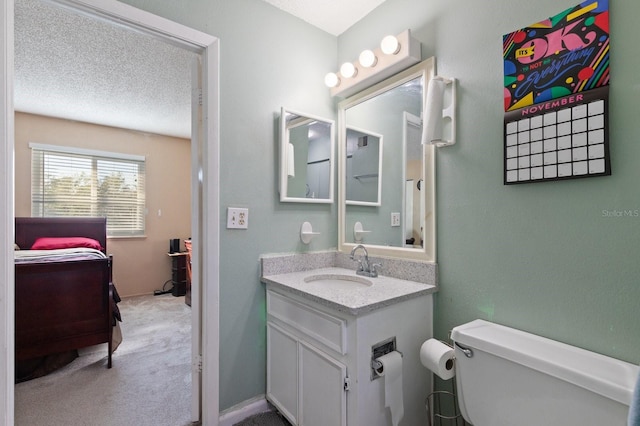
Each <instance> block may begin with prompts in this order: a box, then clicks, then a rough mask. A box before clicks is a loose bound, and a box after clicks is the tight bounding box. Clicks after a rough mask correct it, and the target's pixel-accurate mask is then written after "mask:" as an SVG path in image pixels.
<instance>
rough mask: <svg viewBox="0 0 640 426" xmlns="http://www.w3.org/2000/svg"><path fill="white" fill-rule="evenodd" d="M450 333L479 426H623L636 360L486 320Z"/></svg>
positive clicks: (469, 412)
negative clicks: (632, 360) (614, 356)
mask: <svg viewBox="0 0 640 426" xmlns="http://www.w3.org/2000/svg"><path fill="white" fill-rule="evenodd" d="M451 338H452V340H453V341H454V348H455V357H456V385H457V393H458V403H459V405H460V411H461V413H462V415H463V416H464V418H465V419H466V420H467V421H468V422H470V423H472V424H473V425H474V426H541V425H545V426H553V425H562V426H570V425H576V426H577V425H580V426H589V425H593V426H602V425H607V426H616V425H620V426H625V425H626V419H627V413H628V411H629V404H630V403H631V396H632V393H633V387H634V385H635V381H636V377H637V375H638V366H636V365H633V364H629V363H627V362H624V361H620V360H617V359H614V358H610V357H607V356H604V355H601V354H597V353H594V352H590V351H587V350H584V349H580V348H577V347H574V346H570V345H567V344H564V343H560V342H557V341H554V340H550V339H546V338H544V337H540V336H536V335H534V334H530V333H526V332H523V331H521V330H516V329H513V328H509V327H505V326H502V325H498V324H494V323H491V322H487V321H483V320H475V321H472V322H470V323H467V324H464V325H461V326H458V327H455V328H454V329H453V331H452V333H451Z"/></svg>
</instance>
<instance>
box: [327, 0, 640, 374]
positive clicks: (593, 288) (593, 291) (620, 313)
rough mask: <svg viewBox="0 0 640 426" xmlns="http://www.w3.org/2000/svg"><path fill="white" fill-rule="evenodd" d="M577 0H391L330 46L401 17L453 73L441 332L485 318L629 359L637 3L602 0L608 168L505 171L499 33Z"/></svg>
mask: <svg viewBox="0 0 640 426" xmlns="http://www.w3.org/2000/svg"><path fill="white" fill-rule="evenodd" d="M578 3H579V1H578V0H562V1H557V0H536V1H529V0H494V1H492V2H491V7H490V8H489V7H488V5H487V3H486V2H478V1H475V0H459V1H455V2H451V1H446V0H432V1H429V2H425V1H422V0H388V1H386V2H385V3H384V4H383V5H381V6H380V7H379V8H378V9H376V10H375V11H374V12H373V13H371V14H370V15H368V16H367V17H366V18H365V19H364V20H362V21H361V22H360V23H358V24H357V25H356V26H355V27H353V28H352V29H351V30H349V31H348V32H347V33H345V34H343V35H342V36H341V37H340V38H339V53H338V59H339V62H341V61H343V60H348V59H350V58H351V59H353V58H356V57H357V54H358V52H359V51H360V50H362V49H363V48H366V47H371V46H375V44H376V43H377V42H378V40H380V39H381V38H382V36H383V35H385V34H386V33H392V34H398V33H399V32H401V31H402V30H403V29H406V28H410V29H411V30H412V34H413V35H414V36H415V37H416V38H418V39H419V40H420V41H421V42H422V53H423V58H427V57H429V56H436V57H437V62H438V72H439V74H441V75H444V76H452V77H456V78H458V79H459V91H458V97H459V104H458V143H457V145H455V146H453V147H448V148H442V149H440V150H439V151H438V153H437V155H438V157H437V229H438V235H437V244H438V246H437V250H438V272H439V275H438V276H439V280H440V281H439V283H440V286H441V287H440V288H441V290H440V292H439V293H438V295H437V296H436V299H435V300H436V311H435V322H436V334H437V337H439V338H441V339H446V338H447V334H448V331H449V330H451V328H452V327H454V326H456V325H458V324H462V323H465V322H467V321H470V320H473V319H475V318H483V319H489V320H493V321H495V322H498V323H502V324H506V325H509V326H512V327H516V328H520V329H523V330H527V331H530V332H533V333H536V334H540V335H543V336H547V337H550V338H553V339H557V340H561V341H563V342H566V343H569V344H573V345H576V346H579V347H583V348H586V349H588V350H592V351H595V352H600V353H603V354H606V355H609V356H613V357H616V358H620V359H623V360H626V361H629V362H633V363H639V362H640V334H639V333H638V327H637V312H638V306H639V302H640V280H639V277H640V262H639V259H640V255H639V253H640V249H639V247H640V217H638V216H637V214H638V212H640V185H639V183H638V182H639V178H640V167H639V166H638V162H639V161H640V143H639V142H640V141H639V139H640V136H639V135H640V120H639V119H638V118H639V115H638V106H639V104H640V102H639V101H638V95H639V94H640V75H639V74H638V72H637V71H638V69H639V68H640V56H639V55H638V49H637V42H636V39H637V36H636V33H637V19H636V17H637V16H639V15H640V3H638V2H631V1H612V2H611V3H612V4H611V6H610V23H611V75H612V79H611V88H610V90H611V91H610V117H609V119H610V146H611V167H612V176H610V177H597V178H589V179H582V180H572V181H564V182H545V183H537V184H527V185H518V186H504V185H503V184H502V180H503V178H502V173H503V170H502V161H503V154H502V150H503V145H502V144H503V142H502V141H503V139H502V138H503V131H502V123H503V100H502V74H503V73H502V61H501V60H502V56H501V55H502V35H503V34H505V33H508V32H511V31H513V30H516V29H518V28H521V27H524V26H526V25H528V24H532V23H534V22H537V21H540V20H542V19H545V18H547V17H549V16H552V15H555V14H557V13H559V12H561V11H562V10H564V9H566V8H568V7H571V6H574V5H576V4H578ZM625 210H627V211H631V212H632V214H633V216H632V217H628V216H627V217H624V216H623V217H607V215H609V216H611V215H613V214H615V213H607V212H613V211H619V212H620V211H625Z"/></svg>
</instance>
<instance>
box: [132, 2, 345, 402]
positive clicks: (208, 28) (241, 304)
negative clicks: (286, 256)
mask: <svg viewBox="0 0 640 426" xmlns="http://www.w3.org/2000/svg"><path fill="white" fill-rule="evenodd" d="M125 2H126V3H128V4H131V5H132V6H135V7H138V8H141V9H144V10H147V11H149V12H151V13H155V14H157V15H160V16H163V17H166V18H168V19H171V20H173V21H176V22H179V23H181V24H184V25H187V26H189V27H192V28H195V29H198V30H200V31H203V32H206V33H209V34H211V35H214V36H216V37H218V38H220V64H221V74H220V145H221V147H220V155H221V161H220V163H221V168H220V186H221V195H220V207H221V212H220V215H221V216H220V220H221V223H220V228H221V235H220V237H221V243H220V300H221V301H220V409H221V410H224V409H226V408H229V407H231V406H233V405H235V404H238V403H240V402H242V401H245V400H247V399H250V398H253V397H255V396H257V395H260V394H264V393H265V389H266V329H265V326H266V322H265V290H264V286H263V284H261V283H260V280H259V268H258V266H259V264H258V258H259V256H260V254H262V253H275V252H296V251H307V250H323V249H328V248H331V247H336V241H337V238H338V237H337V227H336V224H335V222H336V217H337V209H336V207H335V206H333V205H325V204H323V205H319V204H308V205H305V204H297V203H280V201H279V195H278V173H277V164H278V146H277V140H278V132H279V130H278V127H279V126H278V121H277V120H278V117H279V115H280V108H281V107H282V106H285V107H286V108H288V109H292V110H295V111H300V112H305V113H308V114H311V115H316V116H320V117H326V118H328V119H332V120H333V119H335V108H334V103H333V100H332V99H331V97H330V95H329V91H328V90H327V88H326V87H325V86H324V84H323V81H324V75H325V74H326V73H327V72H328V71H329V70H333V69H334V68H335V64H336V52H337V40H336V38H335V37H334V36H331V35H329V34H327V33H325V32H323V31H321V30H319V29H317V28H315V27H312V26H310V25H309V24H307V23H305V22H304V21H301V20H299V19H297V18H294V17H292V16H291V15H289V14H286V13H284V12H282V11H280V10H279V9H277V8H275V7H273V6H270V5H269V4H267V3H265V2H262V1H259V0H233V1H230V0H224V1H222V0H218V1H213V0H193V1H190V2H188V3H185V2H158V1H148V0H126V1H125ZM227 207H248V208H249V229H248V230H246V231H245V230H227V229H226V217H227V214H226V208H227ZM304 221H310V222H311V223H312V225H313V229H314V231H319V232H321V233H322V234H321V235H319V236H318V237H316V238H314V240H313V242H312V243H311V244H310V245H309V246H305V245H303V244H302V243H301V242H300V226H301V225H302V223H303V222H304Z"/></svg>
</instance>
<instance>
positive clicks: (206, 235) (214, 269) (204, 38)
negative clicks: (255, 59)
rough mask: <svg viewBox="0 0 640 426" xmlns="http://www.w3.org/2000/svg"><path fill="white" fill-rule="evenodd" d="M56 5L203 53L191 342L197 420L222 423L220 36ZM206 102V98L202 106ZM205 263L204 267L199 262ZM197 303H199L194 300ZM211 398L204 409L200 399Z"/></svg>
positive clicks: (6, 222) (6, 161)
mask: <svg viewBox="0 0 640 426" xmlns="http://www.w3.org/2000/svg"><path fill="white" fill-rule="evenodd" d="M51 1H52V2H53V3H55V4H59V5H62V6H65V7H68V8H69V9H70V10H72V11H74V12H78V13H83V14H86V15H88V16H91V17H95V18H96V19H101V20H104V21H107V22H112V23H114V25H120V26H122V25H124V26H126V27H129V28H131V29H134V30H136V31H142V32H145V33H147V34H151V35H152V36H154V37H156V38H158V39H159V40H163V41H165V42H168V43H171V44H173V45H178V46H179V47H181V48H184V49H188V50H191V51H193V52H196V53H197V54H198V55H199V59H200V60H199V61H198V63H197V64H195V65H194V69H193V75H192V87H193V89H194V90H193V92H194V94H195V96H194V99H198V101H197V102H196V103H195V104H194V105H195V108H192V122H193V123H194V124H193V131H192V143H191V168H192V188H191V192H192V197H191V198H192V209H191V211H192V214H191V223H192V225H191V228H192V240H193V277H192V279H193V285H192V294H193V296H194V297H193V298H192V312H193V314H192V330H193V331H192V341H193V342H194V343H193V349H192V353H193V359H192V361H193V362H192V365H193V371H194V373H193V378H194V380H193V383H194V384H193V398H192V399H193V401H192V418H193V420H194V421H195V420H201V421H202V422H203V424H210V425H217V424H218V415H219V414H218V412H219V406H218V389H219V384H218V381H219V380H218V364H219V357H218V336H219V324H218V304H219V302H218V288H219V276H218V258H219V253H218V251H219V230H218V227H217V223H218V216H219V171H218V170H219V167H218V164H219V135H218V131H217V129H218V128H219V126H218V121H219V119H218V117H219V111H218V104H219V103H218V97H219V88H218V73H219V60H218V58H219V46H218V40H217V39H216V38H215V37H212V36H209V35H207V34H204V33H201V32H198V31H196V30H193V29H191V28H188V27H184V26H182V25H179V24H176V23H174V22H171V21H168V20H166V19H164V18H161V17H158V16H155V15H152V14H150V13H147V12H144V11H142V10H139V9H136V8H133V7H131V6H128V5H125V4H122V3H118V2H115V1H108V0H107V1H104V0H51ZM1 4H2V8H0V33H2V34H3V36H4V37H3V39H4V42H3V43H4V46H3V54H2V57H1V58H0V70H1V71H0V73H1V74H0V75H1V76H2V84H0V99H1V101H0V131H1V132H2V137H1V138H0V149H1V150H2V152H3V154H4V155H2V156H1V157H2V159H1V160H0V161H2V166H1V167H0V176H2V180H1V183H0V196H1V197H2V199H3V200H7V201H6V202H5V203H3V206H2V208H0V226H1V227H2V232H0V240H2V244H1V245H0V278H2V280H1V282H4V283H10V284H9V285H4V287H3V288H0V317H2V318H3V320H4V321H2V323H4V324H6V327H5V328H2V329H0V364H1V367H0V383H4V384H5V385H4V386H2V387H1V388H0V412H3V413H4V414H3V417H0V419H2V420H0V423H3V424H6V425H11V424H13V421H14V409H13V403H14V386H13V381H14V380H13V379H14V378H13V369H14V358H13V347H14V342H13V329H14V322H13V309H14V307H13V304H14V292H13V253H11V250H9V248H10V247H11V246H12V242H13V237H14V230H13V220H14V219H13V218H14V207H13V202H12V200H14V165H13V152H14V134H13V133H14V125H13V121H14V110H13V80H14V78H13V77H14V70H13V57H14V44H13V43H14V37H13V34H14V26H13V22H14V21H13V19H14V15H13V13H14V0H3V2H2V3H1ZM200 99H201V101H200ZM202 259H207V262H202ZM194 299H195V300H194ZM203 400H204V401H207V404H202V403H201V401H203Z"/></svg>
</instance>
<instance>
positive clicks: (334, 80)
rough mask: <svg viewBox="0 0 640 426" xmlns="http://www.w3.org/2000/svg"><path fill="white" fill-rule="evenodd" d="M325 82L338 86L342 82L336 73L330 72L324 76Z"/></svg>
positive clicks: (331, 85)
mask: <svg viewBox="0 0 640 426" xmlns="http://www.w3.org/2000/svg"><path fill="white" fill-rule="evenodd" d="M324 84H326V85H327V87H336V86H337V85H339V84H340V79H339V78H338V76H337V74H336V73H334V72H330V73H329V74H327V75H325V76H324Z"/></svg>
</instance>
